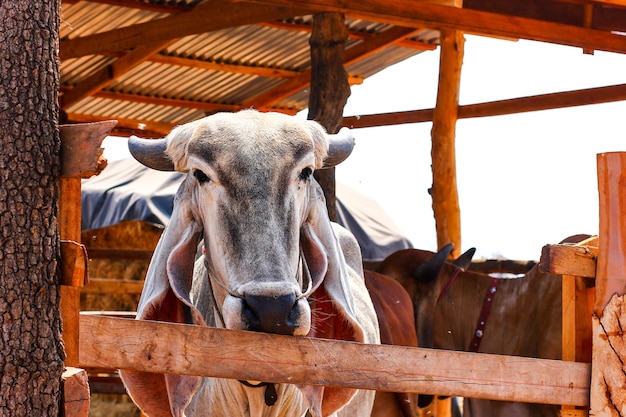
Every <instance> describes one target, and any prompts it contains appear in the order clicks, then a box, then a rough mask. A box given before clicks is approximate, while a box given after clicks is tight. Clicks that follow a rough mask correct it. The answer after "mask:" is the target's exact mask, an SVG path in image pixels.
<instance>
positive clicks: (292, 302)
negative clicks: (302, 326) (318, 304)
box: [242, 294, 299, 335]
mask: <svg viewBox="0 0 626 417" xmlns="http://www.w3.org/2000/svg"><path fill="white" fill-rule="evenodd" d="M298 305H299V303H298V302H297V299H296V296H295V294H290V295H279V296H276V297H272V296H265V295H245V296H244V298H243V311H242V313H243V317H244V320H245V321H246V322H247V324H248V330H252V331H256V332H265V333H276V334H286V335H292V334H294V332H295V330H296V323H297V318H298V313H299V311H298V310H299V307H298Z"/></svg>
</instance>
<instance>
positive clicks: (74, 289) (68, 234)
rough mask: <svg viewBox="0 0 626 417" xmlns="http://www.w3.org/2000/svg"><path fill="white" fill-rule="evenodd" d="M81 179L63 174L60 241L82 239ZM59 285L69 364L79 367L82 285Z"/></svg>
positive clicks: (60, 195)
mask: <svg viewBox="0 0 626 417" xmlns="http://www.w3.org/2000/svg"><path fill="white" fill-rule="evenodd" d="M80 181H81V180H80V178H68V177H61V179H60V187H59V236H60V238H61V240H71V241H74V242H80V216H81V184H80ZM66 284H67V283H66V282H63V283H62V284H61V285H60V286H59V290H60V292H61V319H62V320H63V342H64V343H65V353H66V359H65V364H66V365H67V366H78V362H79V360H78V343H79V340H78V334H79V333H80V332H79V324H78V322H79V320H80V316H79V314H80V287H78V286H72V285H66Z"/></svg>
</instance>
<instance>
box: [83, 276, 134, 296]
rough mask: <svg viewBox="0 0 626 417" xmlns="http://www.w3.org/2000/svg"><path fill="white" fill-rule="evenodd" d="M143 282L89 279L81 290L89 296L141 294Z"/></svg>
mask: <svg viewBox="0 0 626 417" xmlns="http://www.w3.org/2000/svg"><path fill="white" fill-rule="evenodd" d="M142 290H143V281H130V280H123V279H108V278H91V279H90V280H89V284H88V285H86V286H84V287H83V289H82V292H83V293H90V294H141V291H142Z"/></svg>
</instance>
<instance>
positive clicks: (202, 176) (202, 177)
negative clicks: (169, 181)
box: [193, 169, 211, 184]
mask: <svg viewBox="0 0 626 417" xmlns="http://www.w3.org/2000/svg"><path fill="white" fill-rule="evenodd" d="M193 176H194V177H196V179H197V180H198V182H199V183H200V184H204V183H205V182H209V181H211V178H209V176H208V175H207V174H205V173H204V172H202V171H200V170H199V169H194V171H193Z"/></svg>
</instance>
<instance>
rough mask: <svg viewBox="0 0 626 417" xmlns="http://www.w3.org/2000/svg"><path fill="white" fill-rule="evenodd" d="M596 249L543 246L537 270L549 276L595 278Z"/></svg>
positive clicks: (592, 247)
mask: <svg viewBox="0 0 626 417" xmlns="http://www.w3.org/2000/svg"><path fill="white" fill-rule="evenodd" d="M597 259H598V248H597V247H595V246H572V245H545V246H544V247H543V248H542V249H541V259H540V261H539V270H540V271H542V272H546V273H550V274H559V275H576V276H580V277H587V278H595V276H596V261H597Z"/></svg>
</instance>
